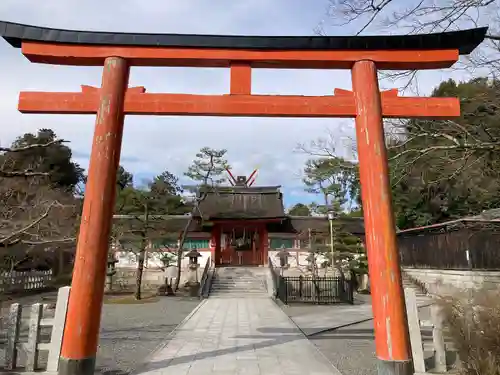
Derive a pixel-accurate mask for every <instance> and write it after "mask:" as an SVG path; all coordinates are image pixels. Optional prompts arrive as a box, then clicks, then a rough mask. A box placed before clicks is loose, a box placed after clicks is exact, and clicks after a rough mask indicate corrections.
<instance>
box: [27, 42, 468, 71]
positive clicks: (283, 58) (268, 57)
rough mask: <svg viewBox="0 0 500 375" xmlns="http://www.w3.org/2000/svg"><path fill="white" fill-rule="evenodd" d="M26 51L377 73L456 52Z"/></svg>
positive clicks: (435, 63) (79, 61)
mask: <svg viewBox="0 0 500 375" xmlns="http://www.w3.org/2000/svg"><path fill="white" fill-rule="evenodd" d="M22 53H23V54H24V55H25V56H26V57H27V58H28V59H29V60H30V61H32V62H38V63H45V64H59V65H80V66H102V65H103V63H104V60H105V59H106V58H107V57H108V56H121V57H123V58H125V59H127V60H128V61H129V63H130V65H136V66H184V67H201V68H229V67H230V66H231V64H235V63H245V64H250V65H251V67H252V68H267V69H350V68H351V67H352V64H353V63H355V62H356V61H360V60H371V61H373V62H375V63H376V64H377V67H378V68H379V69H395V70H414V69H441V68H449V67H450V66H452V65H453V64H454V63H455V62H456V61H457V60H458V57H459V54H458V50H425V49H423V50H420V51H416V50H412V51H409V50H408V51H404V50H402V51H373V50H360V51H353V50H345V51H342V50H335V51H332V50H306V51H304V50H297V51H293V50H287V51H283V50H265V51H259V50H244V49H229V48H228V49H217V48H182V47H179V48H172V47H141V46H107V45H99V46H98V45H76V44H51V43H42V42H30V41H23V43H22Z"/></svg>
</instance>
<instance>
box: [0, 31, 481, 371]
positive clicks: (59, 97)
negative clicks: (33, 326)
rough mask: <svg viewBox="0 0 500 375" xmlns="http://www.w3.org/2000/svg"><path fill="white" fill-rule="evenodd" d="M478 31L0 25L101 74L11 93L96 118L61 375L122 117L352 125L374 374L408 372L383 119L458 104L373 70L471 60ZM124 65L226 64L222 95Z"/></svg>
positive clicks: (91, 306)
mask: <svg viewBox="0 0 500 375" xmlns="http://www.w3.org/2000/svg"><path fill="white" fill-rule="evenodd" d="M486 31H487V28H478V29H471V30H465V31H456V32H446V33H437V34H427V35H405V36H399V35H390V36H388V35H383V36H366V37H364V36H356V37H340V36H334V37H328V36H316V37H311V36H306V37H276V36H273V37H260V36H210V35H176V34H132V33H112V32H82V31H71V30H54V29H47V28H41V27H34V26H27V25H19V24H13V23H9V22H0V35H1V36H2V37H3V38H4V39H5V40H6V41H7V42H8V43H10V44H11V45H12V46H13V47H15V48H21V49H22V53H23V54H24V56H26V57H27V58H28V59H29V60H30V61H32V62H35V63H45V64H61V65H79V66H102V67H103V75H102V85H101V87H88V86H82V89H81V91H80V92H74V93H53V92H21V94H20V97H19V110H20V111H21V112H23V113H52V114H54V113H60V114H93V115H97V116H96V122H95V133H94V139H93V144H92V152H91V156H90V165H89V169H88V179H87V185H86V189H85V199H84V205H83V213H82V221H81V225H80V232H79V236H78V244H77V252H76V257H75V259H76V261H75V265H74V271H73V278H72V289H71V294H70V298H69V303H68V312H67V319H66V325H65V329H64V339H63V344H62V349H61V358H60V364H59V373H60V374H61V375H73V374H74V375H87V374H88V375H90V374H93V372H94V367H95V358H96V351H97V344H98V338H99V325H100V322H99V318H96V317H99V316H100V315H101V309H102V301H103V294H104V283H105V276H106V260H107V254H108V243H109V234H110V228H111V221H112V215H113V208H114V207H113V205H114V201H115V193H116V191H115V190H116V172H117V169H118V164H119V160H120V150H121V143H122V135H123V121H124V117H125V116H126V115H130V114H134V115H188V116H197V115H198V116H254V117H259V116H267V117H330V118H331V117H351V118H355V121H356V138H357V146H358V155H359V171H360V182H361V193H362V194H361V195H362V202H363V213H364V223H365V232H366V247H367V253H368V266H369V274H370V278H371V290H372V306H373V315H374V327H375V345H376V354H377V358H378V360H379V361H378V365H379V366H378V368H379V373H380V374H384V375H390V374H411V373H413V368H412V361H411V350H410V344H409V337H408V327H407V322H406V313H405V303H404V295H403V288H402V283H401V271H400V267H399V263H398V262H399V256H398V249H397V244H396V232H395V228H396V226H395V223H394V216H393V210H392V202H391V190H390V185H389V178H388V163H387V151H386V147H385V137H384V128H383V117H391V118H416V117H420V118H438V119H439V118H441V119H442V118H450V117H457V116H459V115H460V103H459V101H458V99H456V98H437V97H433V98H423V97H411V98H409V97H399V96H398V92H397V90H389V91H385V92H380V89H379V83H378V70H380V69H382V70H418V69H441V68H447V67H450V66H452V65H453V64H454V63H455V62H456V61H457V60H458V58H459V55H461V54H462V55H464V54H469V53H471V52H472V51H473V50H474V48H476V47H477V46H478V45H479V44H480V43H481V42H482V41H483V39H484V37H485V34H486ZM133 66H178V67H212V68H226V69H229V70H230V88H229V93H228V94H227V95H186V94H182V93H179V94H162V93H154V94H153V93H146V92H145V91H146V90H145V88H144V87H129V86H128V78H129V70H130V67H133ZM259 68H270V69H347V70H350V71H351V72H352V91H346V90H336V91H335V95H328V96H309V97H306V96H289V95H286V96H284V95H283V96H282V95H253V94H252V89H251V88H252V79H251V75H252V70H253V69H259ZM332 91H333V82H332ZM220 230H222V229H220ZM217 231H219V230H217ZM266 236H267V232H266V234H265V235H264V236H263V237H266ZM218 238H219V240H217V241H220V238H221V236H218ZM261 241H263V239H261ZM266 241H267V238H266Z"/></svg>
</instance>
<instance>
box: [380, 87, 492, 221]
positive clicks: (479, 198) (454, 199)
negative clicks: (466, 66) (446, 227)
mask: <svg viewBox="0 0 500 375" xmlns="http://www.w3.org/2000/svg"><path fill="white" fill-rule="evenodd" d="M432 95H433V96H449V97H459V98H460V102H461V111H462V116H461V117H460V118H458V119H454V120H446V121H429V120H411V121H403V122H400V123H399V124H395V126H394V129H396V132H395V134H393V136H392V138H391V139H390V141H389V159H390V167H391V180H392V186H393V198H394V208H395V211H396V218H397V225H398V226H399V227H400V228H409V227H415V226H421V225H426V224H432V223H437V222H442V221H447V220H452V219H455V218H459V217H463V216H468V215H473V214H478V213H480V212H481V211H482V210H484V209H489V208H497V207H499V206H500V174H499V167H500V158H499V157H498V151H499V150H500V142H499V139H500V138H499V137H500V122H499V120H500V112H499V111H498V109H499V108H500V81H496V80H493V81H492V80H487V79H485V78H478V79H473V80H471V81H468V82H461V83H457V82H455V81H453V80H449V81H446V82H443V83H441V84H440V85H439V86H438V87H437V88H436V89H435V90H434V92H433V93H432Z"/></svg>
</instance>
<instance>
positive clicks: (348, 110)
mask: <svg viewBox="0 0 500 375" xmlns="http://www.w3.org/2000/svg"><path fill="white" fill-rule="evenodd" d="M98 107H99V95H98V93H97V92H95V93H93V92H88V91H85V92H83V93H81V92H75V93H54V92H21V94H20V96H19V105H18V109H19V111H21V112H23V113H56V114H93V113H96V112H97V109H98ZM356 113H357V112H356V103H355V100H354V96H353V95H347V94H345V93H343V94H340V95H337V96H334V95H331V96H287V95H277V96H272V95H190V94H152V93H146V94H134V93H127V95H126V98H125V114H129V115H161V116H164V115H178V116H254V117H311V118H312V117H345V118H348V117H355V116H356ZM382 113H383V116H384V117H388V118H399V117H411V118H452V117H457V116H459V115H460V102H459V100H458V99H456V98H422V97H396V96H395V95H394V94H393V92H388V93H387V94H383V95H382Z"/></svg>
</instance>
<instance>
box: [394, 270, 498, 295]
mask: <svg viewBox="0 0 500 375" xmlns="http://www.w3.org/2000/svg"><path fill="white" fill-rule="evenodd" d="M403 271H404V272H405V273H406V274H407V275H408V276H410V277H412V278H414V279H416V280H418V281H420V282H422V283H423V284H425V286H426V287H427V290H428V291H429V292H430V293H436V294H446V292H448V291H450V290H453V289H455V288H459V289H471V288H472V289H478V288H481V287H486V288H496V289H498V288H499V287H500V271H479V270H478V271H465V270H439V269H422V268H419V269H417V268H403Z"/></svg>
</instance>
